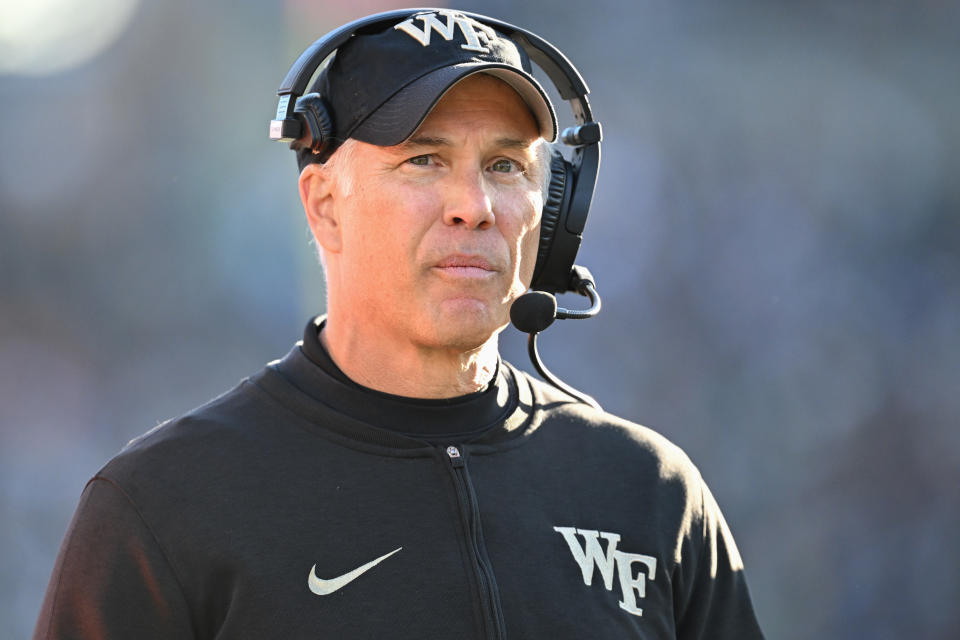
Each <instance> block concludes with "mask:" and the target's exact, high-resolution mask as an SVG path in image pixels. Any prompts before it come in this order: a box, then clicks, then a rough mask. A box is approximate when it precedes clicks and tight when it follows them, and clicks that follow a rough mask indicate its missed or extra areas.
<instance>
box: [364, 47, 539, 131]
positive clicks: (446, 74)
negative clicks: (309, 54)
mask: <svg viewBox="0 0 960 640" xmlns="http://www.w3.org/2000/svg"><path fill="white" fill-rule="evenodd" d="M475 73H488V74H490V75H492V76H495V77H497V78H499V79H500V80H503V81H504V82H506V83H507V84H509V85H510V86H511V87H512V88H513V89H514V90H515V91H516V92H517V93H518V94H519V95H520V97H521V98H522V99H523V101H524V102H525V103H526V104H527V106H528V107H529V108H530V112H531V113H532V114H533V116H534V118H535V119H536V121H537V124H538V125H539V127H540V135H541V137H543V138H544V139H545V140H547V141H549V142H553V141H554V140H556V139H557V116H556V114H555V113H554V110H553V105H551V104H550V99H549V98H548V97H547V94H546V92H545V91H544V90H543V87H541V86H540V83H538V82H537V81H536V80H535V79H534V78H533V76H530V75H528V74H525V73H521V72H520V71H518V70H517V68H516V67H511V66H509V65H503V64H491V63H465V64H458V65H452V66H449V67H442V68H440V69H436V70H434V71H431V72H430V73H428V74H426V75H424V76H421V77H420V78H418V79H416V80H414V81H413V82H411V83H410V84H408V85H407V86H406V87H404V88H403V89H401V90H400V91H398V92H397V93H395V94H393V96H391V97H390V98H389V99H388V100H387V101H386V102H384V103H383V104H382V105H380V107H378V108H377V109H376V110H375V111H374V112H373V113H372V114H370V116H369V117H367V118H366V119H365V120H364V121H363V122H361V123H360V124H359V125H357V127H356V128H355V129H354V130H353V131H351V132H348V134H347V135H348V136H349V137H351V138H356V139H357V140H361V141H363V142H368V143H370V144H375V145H378V146H381V147H389V146H393V145H395V144H400V143H401V142H403V141H404V140H406V139H407V138H409V137H410V136H411V135H412V134H413V132H414V131H416V130H417V127H419V126H420V123H422V122H423V121H424V119H425V118H426V117H427V114H429V113H430V110H431V109H433V107H434V105H436V104H437V102H438V101H439V100H440V98H442V97H443V94H445V93H446V92H447V91H449V90H450V88H451V87H453V85H455V84H456V83H458V82H459V81H461V80H463V79H464V78H466V77H467V76H470V75H473V74H475Z"/></svg>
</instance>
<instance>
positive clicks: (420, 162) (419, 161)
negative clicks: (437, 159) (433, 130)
mask: <svg viewBox="0 0 960 640" xmlns="http://www.w3.org/2000/svg"><path fill="white" fill-rule="evenodd" d="M431 160H432V158H431V156H430V155H429V154H425V155H422V156H414V157H412V158H410V159H409V160H407V162H409V163H410V164H415V165H417V166H418V167H426V166H427V165H429V164H430V163H431Z"/></svg>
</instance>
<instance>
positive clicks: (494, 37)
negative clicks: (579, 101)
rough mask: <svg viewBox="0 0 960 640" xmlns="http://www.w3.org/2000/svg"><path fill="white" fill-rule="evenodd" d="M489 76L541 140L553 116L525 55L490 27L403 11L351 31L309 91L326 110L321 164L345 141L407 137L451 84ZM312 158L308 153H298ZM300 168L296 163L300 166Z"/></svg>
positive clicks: (455, 16)
mask: <svg viewBox="0 0 960 640" xmlns="http://www.w3.org/2000/svg"><path fill="white" fill-rule="evenodd" d="M475 73H487V74H490V75H493V76H495V77H497V78H499V79H500V80H502V81H504V82H506V83H507V84H508V85H510V86H511V87H513V89H514V90H515V91H516V92H517V94H519V96H520V97H521V98H522V99H523V101H524V102H525V103H526V105H527V107H529V109H530V112H531V114H533V116H534V119H535V120H536V121H537V124H538V126H539V128H540V135H541V136H542V137H543V138H545V139H546V140H548V141H551V142H552V141H554V140H555V139H556V137H557V117H556V114H555V112H554V109H553V105H552V104H551V102H550V98H549V97H547V94H546V92H545V91H544V90H543V87H542V86H540V83H539V82H537V81H536V80H535V79H534V77H533V76H532V75H531V65H530V59H529V56H528V55H527V53H526V51H524V50H523V48H522V47H520V46H518V45H517V44H516V43H515V42H514V41H513V40H511V39H509V38H508V37H507V36H505V35H504V34H502V33H500V32H498V31H496V30H495V29H493V28H492V27H490V26H488V25H485V24H483V23H481V22H479V21H477V20H474V19H473V18H470V17H468V16H465V15H464V14H462V13H459V12H457V11H453V10H449V9H432V10H427V11H418V12H416V13H411V14H410V16H409V17H407V18H405V19H403V20H400V21H398V22H397V23H396V24H394V25H392V26H390V27H388V28H386V29H383V28H382V25H380V27H379V30H378V31H376V32H373V33H364V32H362V31H360V32H358V33H356V34H355V35H354V36H353V37H351V38H350V40H348V41H347V42H346V43H345V44H344V45H342V46H341V47H340V48H339V49H338V50H337V52H336V54H335V55H334V56H333V59H332V60H331V61H330V63H329V64H328V65H327V66H326V67H325V68H324V70H323V71H322V72H321V74H320V76H319V77H318V78H317V81H316V82H315V83H314V85H313V87H312V89H311V91H312V92H315V93H319V94H320V95H321V96H322V98H323V101H324V103H325V104H326V107H327V111H328V115H329V117H330V120H331V124H332V128H333V135H332V136H331V137H332V140H331V144H329V145H327V146H326V147H325V148H324V150H323V154H322V155H321V156H319V157H318V156H314V157H313V158H302V160H305V161H306V162H311V161H317V160H325V159H326V158H327V157H329V155H330V154H331V153H332V152H333V150H335V149H336V147H337V146H339V145H340V144H341V143H342V142H343V141H345V140H346V139H347V138H354V139H356V140H361V141H363V142H368V143H370V144H375V145H378V146H392V145H395V144H400V143H401V142H403V141H404V140H406V139H407V138H409V137H410V135H411V134H413V132H414V131H416V129H417V127H419V126H420V123H422V122H423V120H424V119H425V118H426V117H427V114H429V113H430V110H431V109H432V108H433V107H434V105H436V103H437V102H438V101H439V100H440V98H441V97H443V94H444V93H446V92H447V91H448V90H449V89H450V88H451V87H452V86H453V85H454V84H456V83H457V82H459V81H460V80H462V79H463V78H465V77H467V76H469V75H472V74H475ZM303 152H306V153H305V155H306V154H309V155H312V154H311V152H310V150H309V149H307V150H303V151H301V153H303ZM303 164H305V163H304V162H301V166H302V165H303Z"/></svg>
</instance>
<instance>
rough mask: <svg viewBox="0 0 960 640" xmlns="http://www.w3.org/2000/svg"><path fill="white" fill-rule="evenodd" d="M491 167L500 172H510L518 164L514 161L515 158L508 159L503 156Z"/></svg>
mask: <svg viewBox="0 0 960 640" xmlns="http://www.w3.org/2000/svg"><path fill="white" fill-rule="evenodd" d="M490 168H491V169H493V170H494V171H496V172H498V173H510V172H511V171H514V170H515V169H516V168H517V165H516V164H515V163H514V162H513V160H507V159H506V158H501V159H500V160H497V161H496V162H494V163H493V164H492V165H490Z"/></svg>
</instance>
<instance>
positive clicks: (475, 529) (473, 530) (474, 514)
mask: <svg viewBox="0 0 960 640" xmlns="http://www.w3.org/2000/svg"><path fill="white" fill-rule="evenodd" d="M446 455H447V460H448V461H449V462H450V467H451V470H452V471H453V480H454V485H455V486H456V489H457V501H458V502H459V504H460V515H461V517H462V519H463V522H464V529H465V531H466V532H467V544H468V547H469V548H470V550H471V552H472V554H473V560H474V568H475V569H476V576H477V582H478V583H479V585H478V586H479V591H480V610H481V612H482V613H483V617H484V624H485V627H486V630H485V631H486V633H485V634H484V635H485V636H486V637H487V638H492V639H494V640H504V639H505V638H506V637H507V633H506V627H505V625H504V622H503V609H502V607H501V605H500V591H499V589H497V580H496V578H495V577H494V575H493V566H492V565H491V564H490V558H489V557H488V556H487V547H486V544H485V543H484V541H483V528H482V527H481V525H480V507H479V506H478V505H477V494H476V493H475V492H474V490H473V482H471V480H470V472H469V471H468V470H467V461H466V459H465V458H464V456H463V455H462V454H461V451H460V448H459V447H454V446H449V447H447V448H446Z"/></svg>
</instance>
